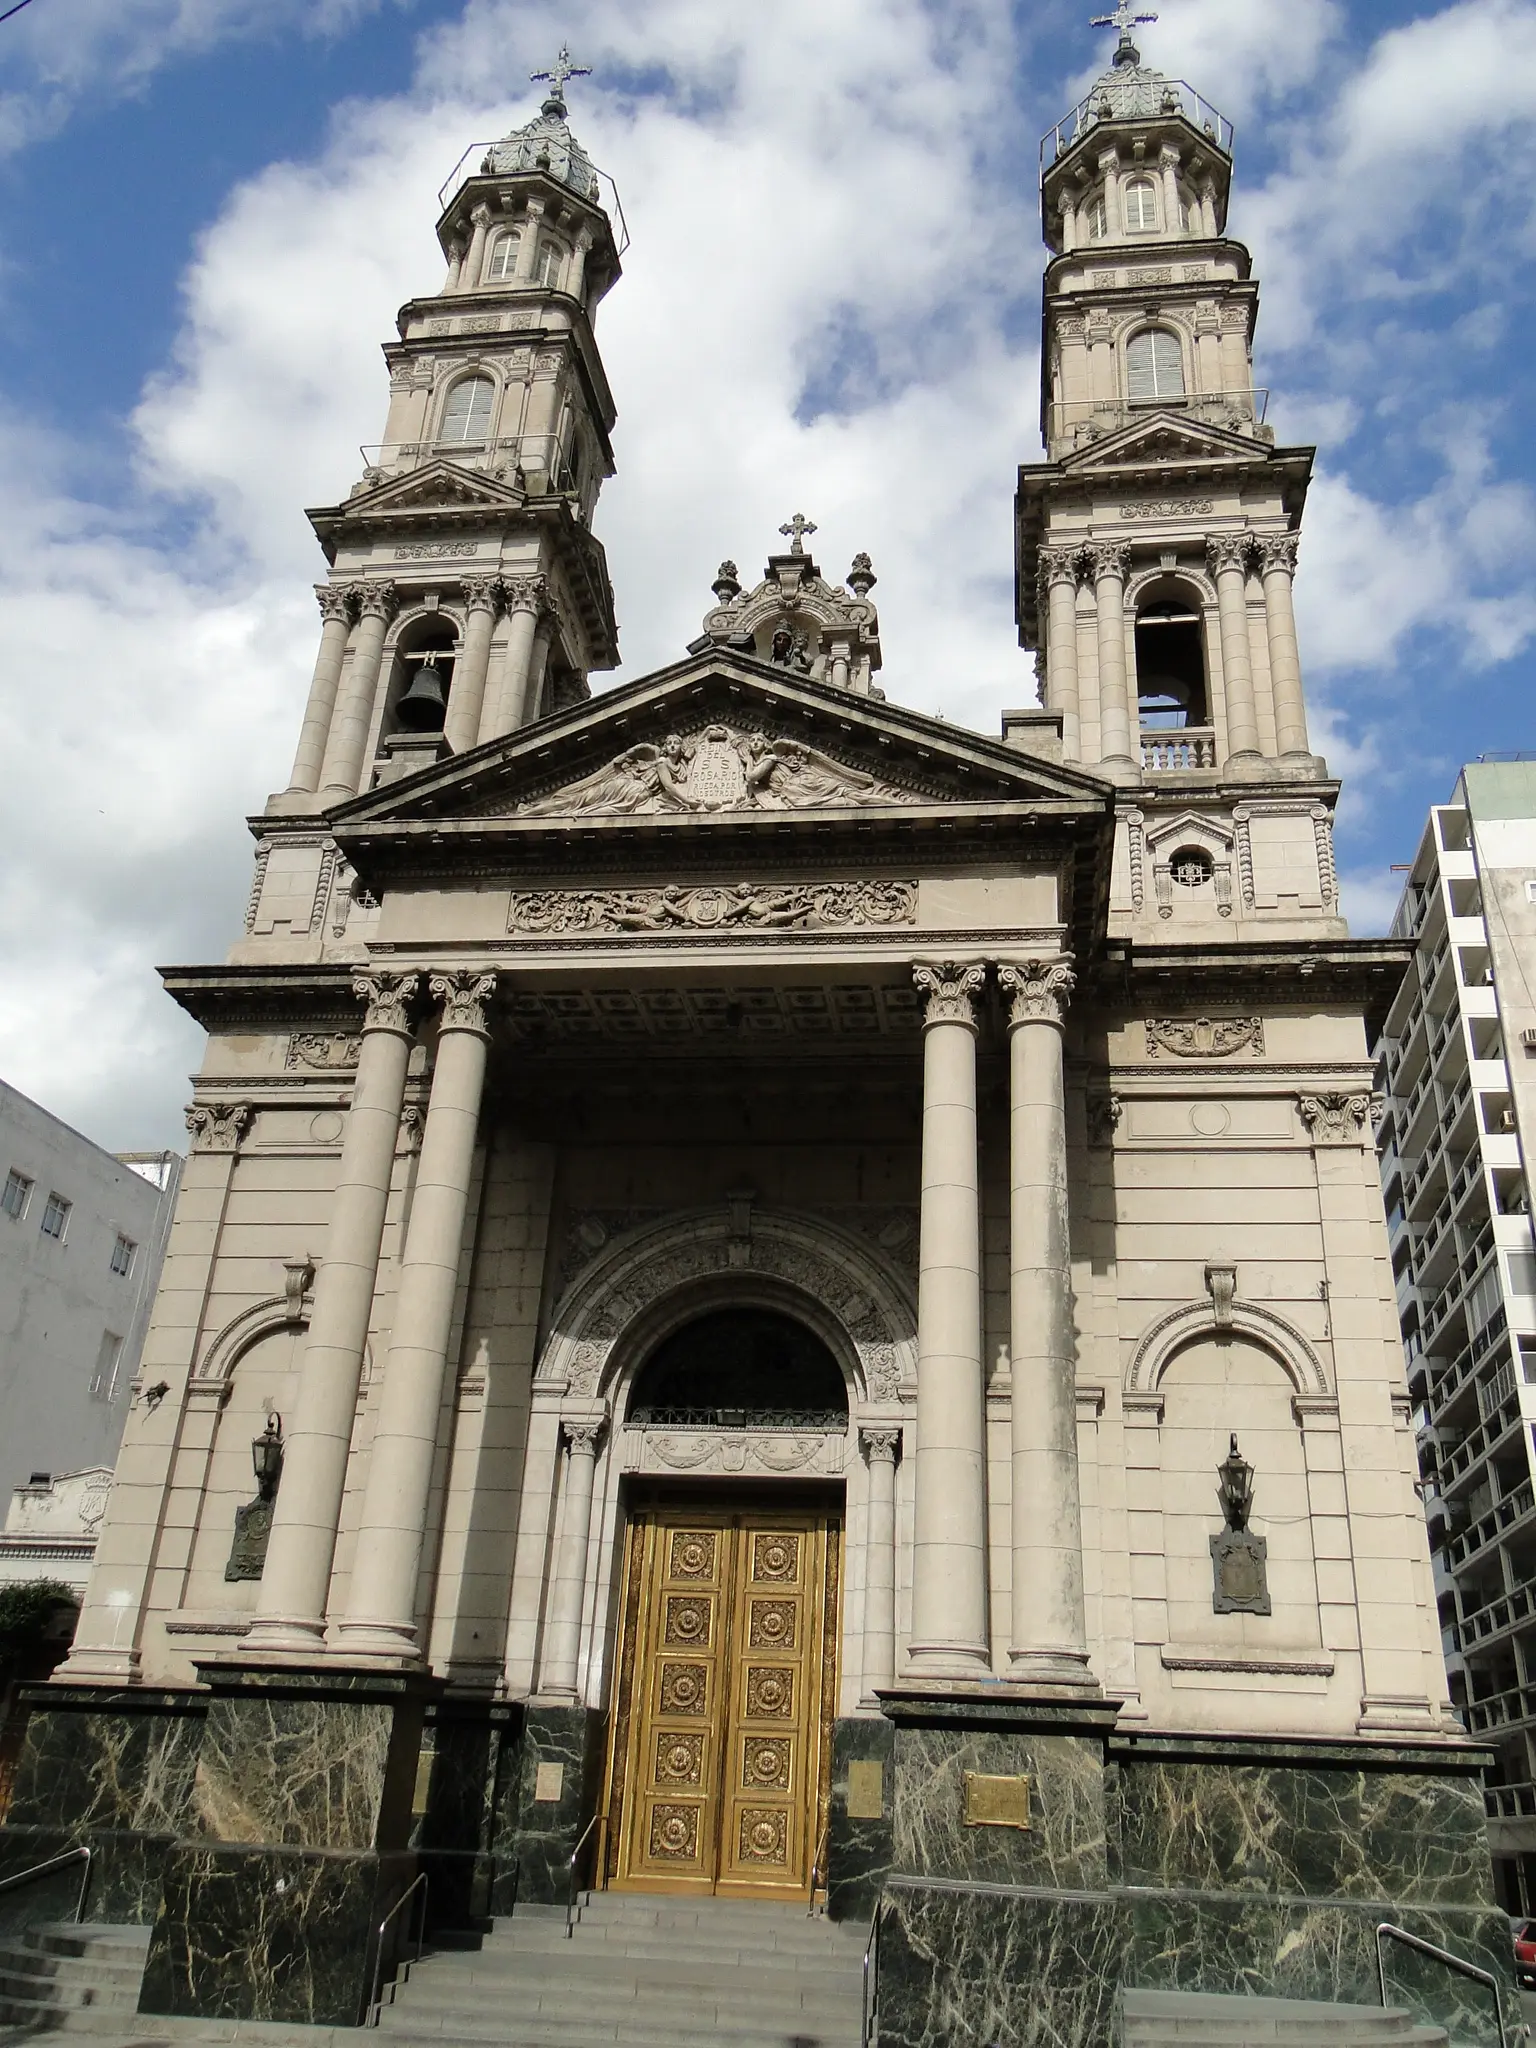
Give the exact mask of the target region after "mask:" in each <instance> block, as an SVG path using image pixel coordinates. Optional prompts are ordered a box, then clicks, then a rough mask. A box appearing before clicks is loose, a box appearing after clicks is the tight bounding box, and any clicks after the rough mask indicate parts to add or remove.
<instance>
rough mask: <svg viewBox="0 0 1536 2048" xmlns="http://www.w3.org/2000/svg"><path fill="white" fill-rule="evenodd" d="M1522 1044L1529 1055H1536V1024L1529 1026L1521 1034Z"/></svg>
mask: <svg viewBox="0 0 1536 2048" xmlns="http://www.w3.org/2000/svg"><path fill="white" fill-rule="evenodd" d="M1520 1043H1521V1044H1522V1045H1523V1046H1524V1047H1525V1049H1526V1051H1527V1052H1528V1053H1533V1054H1536V1024H1527V1025H1526V1027H1525V1029H1524V1030H1523V1031H1522V1032H1521V1034H1520Z"/></svg>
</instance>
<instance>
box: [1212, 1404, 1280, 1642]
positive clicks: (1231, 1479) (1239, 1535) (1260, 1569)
mask: <svg viewBox="0 0 1536 2048" xmlns="http://www.w3.org/2000/svg"><path fill="white" fill-rule="evenodd" d="M1216 1476H1217V1478H1218V1479H1219V1480H1220V1482H1221V1484H1220V1487H1219V1489H1218V1497H1219V1499H1220V1501H1221V1512H1222V1514H1223V1516H1224V1517H1225V1519H1226V1524H1227V1526H1226V1527H1225V1528H1224V1529H1223V1530H1222V1531H1221V1533H1220V1534H1219V1535H1216V1536H1213V1537H1212V1538H1211V1569H1212V1572H1213V1573H1214V1575H1215V1581H1216V1585H1215V1594H1214V1598H1213V1602H1212V1605H1213V1608H1214V1611H1215V1612H1216V1613H1217V1614H1268V1613H1269V1612H1270V1611H1271V1610H1270V1604H1269V1573H1268V1566H1267V1559H1268V1554H1269V1545H1268V1543H1267V1542H1266V1541H1265V1539H1264V1538H1263V1537H1262V1536H1255V1535H1254V1533H1253V1531H1252V1530H1251V1529H1250V1528H1249V1527H1248V1517H1249V1515H1250V1514H1251V1513H1252V1511H1253V1467H1252V1466H1251V1465H1250V1464H1249V1463H1248V1460H1247V1459H1246V1458H1244V1457H1243V1456H1242V1455H1241V1454H1240V1453H1239V1451H1238V1448H1237V1437H1236V1436H1235V1435H1234V1436H1233V1438H1232V1448H1231V1450H1230V1451H1228V1453H1227V1455H1226V1457H1225V1458H1224V1459H1223V1460H1222V1462H1221V1463H1220V1464H1219V1465H1218V1466H1217V1467H1216Z"/></svg>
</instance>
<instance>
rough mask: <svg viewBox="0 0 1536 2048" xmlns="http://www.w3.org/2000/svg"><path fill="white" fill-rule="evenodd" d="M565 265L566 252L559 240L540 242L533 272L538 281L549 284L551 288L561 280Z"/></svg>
mask: <svg viewBox="0 0 1536 2048" xmlns="http://www.w3.org/2000/svg"><path fill="white" fill-rule="evenodd" d="M564 267H565V252H564V250H563V249H562V248H561V247H560V244H559V243H558V242H540V244H539V253H538V255H537V256H536V257H535V258H534V261H533V274H534V277H535V279H536V280H537V282H538V283H540V284H542V285H548V286H549V288H550V289H551V290H553V289H554V288H555V286H557V285H558V284H559V282H560V273H561V271H562V270H563V269H564Z"/></svg>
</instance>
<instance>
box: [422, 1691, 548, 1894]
mask: <svg viewBox="0 0 1536 2048" xmlns="http://www.w3.org/2000/svg"><path fill="white" fill-rule="evenodd" d="M522 1724H523V1708H522V1707H521V1705H518V1704H515V1703H510V1702H507V1701H497V1700H492V1699H490V1698H489V1697H484V1696H473V1695H462V1694H458V1695H456V1694H453V1693H447V1694H445V1695H444V1697H443V1698H442V1699H440V1700H438V1701H436V1702H435V1703H429V1704H428V1707H427V1717H426V1727H425V1729H424V1731H423V1735H422V1750H421V1759H420V1762H419V1763H418V1765H417V1769H416V1797H415V1800H414V1801H413V1807H414V1812H413V1815H412V1822H413V1825H412V1829H411V1847H412V1848H413V1849H415V1850H416V1852H417V1860H418V1863H419V1867H420V1868H421V1869H422V1870H424V1871H425V1872H426V1873H427V1884H428V1914H427V1924H428V1926H429V1927H432V1928H439V1929H442V1928H452V1929H468V1930H473V1931H483V1930H484V1929H485V1928H486V1927H487V1926H488V1925H489V1922H490V1920H491V1918H492V1916H493V1915H495V1914H497V1913H507V1912H510V1911H511V1910H512V1901H513V1896H514V1873H515V1864H516V1845H515V1840H514V1837H515V1834H516V1825H517V1802H518V1794H519V1787H520V1768H521V1747H520V1744H521V1736H522Z"/></svg>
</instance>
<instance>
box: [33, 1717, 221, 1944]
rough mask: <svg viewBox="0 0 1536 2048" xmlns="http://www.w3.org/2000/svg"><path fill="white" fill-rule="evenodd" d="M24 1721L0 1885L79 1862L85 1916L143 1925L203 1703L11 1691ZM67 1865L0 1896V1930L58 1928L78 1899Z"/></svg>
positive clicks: (184, 1792) (178, 1825)
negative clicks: (45, 1867)
mask: <svg viewBox="0 0 1536 2048" xmlns="http://www.w3.org/2000/svg"><path fill="white" fill-rule="evenodd" d="M18 1705H19V1707H20V1708H21V1710H22V1711H24V1712H25V1713H26V1715H27V1724H26V1730H25V1733H24V1735H23V1737H22V1745H21V1753H20V1756H19V1757H18V1759H17V1764H16V1776H15V1781H14V1784H13V1786H12V1791H11V1799H10V1804H9V1806H8V1808H7V1810H6V1817H5V1826H4V1827H3V1828H0V1877H11V1876H15V1875H17V1874H18V1873H19V1872H21V1871H23V1870H27V1869H30V1868H31V1867H32V1866H33V1865H35V1864H38V1863H43V1862H46V1861H47V1860H48V1859H49V1858H50V1857H52V1856H57V1855H59V1854H60V1853H61V1852H62V1851H63V1850H65V1849H72V1848H76V1847H78V1846H81V1845H84V1846H88V1847H89V1848H90V1851H91V1867H90V1883H89V1891H88V1894H87V1900H86V1916H87V1918H89V1919H92V1920H110V1921H116V1922H119V1923H121V1924H128V1925H143V1924H145V1923H146V1922H149V1921H152V1920H153V1919H154V1917H155V1914H156V1912H157V1910H158V1908H159V1904H160V1878H161V1870H162V1866H163V1864H164V1859H165V1853H166V1851H167V1849H168V1848H169V1847H170V1845H171V1843H172V1842H173V1841H174V1840H175V1839H176V1837H177V1836H178V1834H179V1833H180V1832H181V1829H182V1824H183V1816H184V1814H185V1811H186V1805H187V1800H188V1797H189V1795H190V1792H191V1788H192V1779H193V1773H194V1770H195V1767H196V1763H197V1753H198V1748H199V1745H200V1743H201V1741H202V1733H203V1716H204V1713H205V1711H206V1708H207V1701H206V1700H205V1699H204V1698H203V1696H202V1695H201V1694H199V1693H194V1692H191V1691H176V1690H160V1689H158V1688H154V1687H150V1686H124V1687H121V1688H119V1687H115V1686H106V1685H58V1684H53V1685H38V1686H26V1687H23V1689H22V1693H21V1697H20V1700H19V1702H18ZM80 1880H81V1872H80V1870H79V1869H78V1868H76V1867H74V1866H73V1865H72V1866H70V1867H69V1868H68V1869H66V1870H64V1871H61V1872H60V1873H59V1874H58V1875H57V1876H56V1877H49V1878H42V1879H39V1880H38V1882H37V1883H35V1884H31V1885H27V1886H24V1887H23V1888H21V1889H20V1890H17V1891H14V1892H7V1893H0V1929H3V1930H6V1931H10V1930H11V1929H14V1928H17V1927H21V1926H25V1925H28V1924H30V1923H31V1922H33V1921H37V1920H56V1919H68V1918H70V1917H71V1916H72V1915H73V1913H74V1910H75V1905H76V1902H77V1900H78V1898H79V1895H80Z"/></svg>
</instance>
